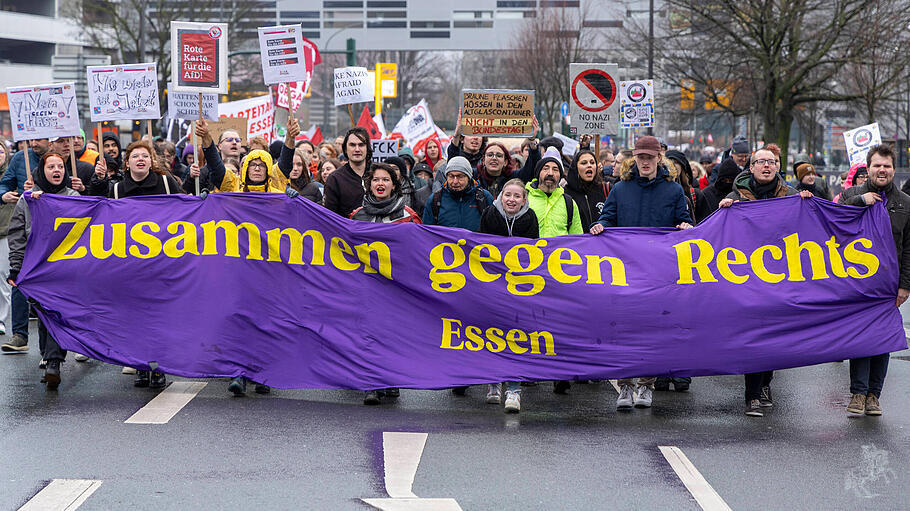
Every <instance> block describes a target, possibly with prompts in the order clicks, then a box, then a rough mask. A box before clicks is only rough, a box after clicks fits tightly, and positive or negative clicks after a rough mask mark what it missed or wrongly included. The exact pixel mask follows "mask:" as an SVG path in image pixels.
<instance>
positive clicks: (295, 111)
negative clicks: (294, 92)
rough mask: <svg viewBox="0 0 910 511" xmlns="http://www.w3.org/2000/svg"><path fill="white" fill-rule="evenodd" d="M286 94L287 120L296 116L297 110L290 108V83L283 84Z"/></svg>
mask: <svg viewBox="0 0 910 511" xmlns="http://www.w3.org/2000/svg"><path fill="white" fill-rule="evenodd" d="M284 86H285V88H287V92H288V120H290V119H291V118H292V117H296V116H297V109H296V108H294V107H293V106H291V82H288V83H286V84H284ZM276 110H277V109H276Z"/></svg>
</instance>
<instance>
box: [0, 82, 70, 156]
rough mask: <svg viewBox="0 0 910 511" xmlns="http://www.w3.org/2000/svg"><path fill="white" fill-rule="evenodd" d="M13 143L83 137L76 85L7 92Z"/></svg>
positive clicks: (68, 83)
mask: <svg viewBox="0 0 910 511" xmlns="http://www.w3.org/2000/svg"><path fill="white" fill-rule="evenodd" d="M6 97H7V100H8V101H9V115H10V124H11V127H12V131H13V140H16V141H19V140H32V139H36V138H53V137H70V136H76V135H79V134H80V133H81V126H80V125H79V108H78V106H77V104H76V86H75V84H73V82H63V83H54V84H49V85H32V86H29V87H10V88H8V89H6Z"/></svg>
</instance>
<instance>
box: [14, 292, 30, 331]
mask: <svg viewBox="0 0 910 511" xmlns="http://www.w3.org/2000/svg"><path fill="white" fill-rule="evenodd" d="M10 305H11V306H12V309H13V312H12V314H13V333H14V334H19V335H21V336H22V337H25V338H26V339H28V298H26V297H25V295H24V294H22V291H19V288H18V287H14V288H13V292H12V294H11V295H10Z"/></svg>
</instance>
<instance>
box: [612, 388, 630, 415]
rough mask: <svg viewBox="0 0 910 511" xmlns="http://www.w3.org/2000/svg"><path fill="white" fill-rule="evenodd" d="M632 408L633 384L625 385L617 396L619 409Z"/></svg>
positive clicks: (617, 407)
mask: <svg viewBox="0 0 910 511" xmlns="http://www.w3.org/2000/svg"><path fill="white" fill-rule="evenodd" d="M629 408H632V386H631V385H623V386H622V387H620V388H619V397H618V398H616V409H617V410H628V409H629Z"/></svg>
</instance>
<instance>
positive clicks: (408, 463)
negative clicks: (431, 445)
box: [382, 431, 427, 499]
mask: <svg viewBox="0 0 910 511" xmlns="http://www.w3.org/2000/svg"><path fill="white" fill-rule="evenodd" d="M426 443H427V434H426V433H401V432H392V431H383V433H382V454H383V458H384V460H385V491H386V493H388V494H389V497H392V498H393V499H406V498H415V497H417V495H414V493H413V492H412V491H411V486H413V485H414V477H416V476H417V465H419V464H420V457H421V456H422V455H423V448H424V446H425V445H426Z"/></svg>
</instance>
